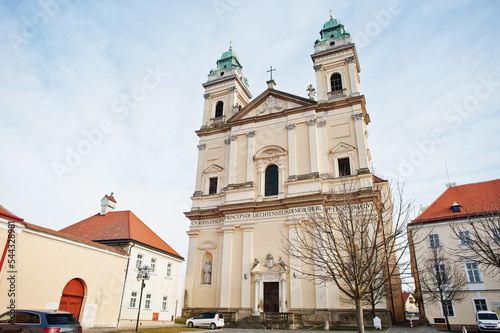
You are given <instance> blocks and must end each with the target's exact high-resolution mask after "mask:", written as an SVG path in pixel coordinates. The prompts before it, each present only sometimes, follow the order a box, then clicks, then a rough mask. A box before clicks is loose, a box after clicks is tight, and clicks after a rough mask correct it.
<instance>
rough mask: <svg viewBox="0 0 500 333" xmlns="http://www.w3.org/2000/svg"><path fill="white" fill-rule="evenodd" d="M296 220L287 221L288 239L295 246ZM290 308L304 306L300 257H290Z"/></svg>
mask: <svg viewBox="0 0 500 333" xmlns="http://www.w3.org/2000/svg"><path fill="white" fill-rule="evenodd" d="M298 223H300V222H297V221H295V220H290V221H287V222H286V224H287V225H288V241H289V242H290V244H291V246H293V247H294V248H295V247H296V246H297V241H298V236H299V229H298V227H299V226H298ZM290 268H291V269H290V309H301V308H302V290H301V289H302V284H301V281H302V280H301V279H300V259H299V258H290Z"/></svg>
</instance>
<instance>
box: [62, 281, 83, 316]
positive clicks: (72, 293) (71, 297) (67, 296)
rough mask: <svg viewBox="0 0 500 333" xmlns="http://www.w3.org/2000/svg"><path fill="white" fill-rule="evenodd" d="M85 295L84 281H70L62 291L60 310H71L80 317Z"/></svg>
mask: <svg viewBox="0 0 500 333" xmlns="http://www.w3.org/2000/svg"><path fill="white" fill-rule="evenodd" d="M83 295H84V290H83V283H82V282H81V281H80V280H78V279H73V280H71V281H69V282H68V283H67V284H66V286H65V287H64V290H63V292H62V296H61V302H60V303H59V310H64V311H69V312H71V313H72V314H73V315H74V316H75V317H76V319H79V318H80V310H81V308H82V302H83Z"/></svg>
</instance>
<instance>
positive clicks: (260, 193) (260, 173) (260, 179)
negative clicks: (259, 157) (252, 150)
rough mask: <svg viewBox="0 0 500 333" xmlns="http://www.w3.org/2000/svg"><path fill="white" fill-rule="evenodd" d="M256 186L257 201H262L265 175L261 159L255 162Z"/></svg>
mask: <svg viewBox="0 0 500 333" xmlns="http://www.w3.org/2000/svg"><path fill="white" fill-rule="evenodd" d="M257 177H258V179H257V181H258V184H257V188H258V193H257V201H262V200H263V198H264V187H265V185H266V184H265V182H266V178H265V177H266V175H265V172H264V164H263V163H262V161H258V162H257Z"/></svg>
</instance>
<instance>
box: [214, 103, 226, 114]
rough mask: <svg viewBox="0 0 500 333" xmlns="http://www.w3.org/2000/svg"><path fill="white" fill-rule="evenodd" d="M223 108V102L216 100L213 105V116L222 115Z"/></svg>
mask: <svg viewBox="0 0 500 333" xmlns="http://www.w3.org/2000/svg"><path fill="white" fill-rule="evenodd" d="M223 108H224V103H223V102H217V104H216V105H215V118H219V117H222V114H223V113H222V109H223Z"/></svg>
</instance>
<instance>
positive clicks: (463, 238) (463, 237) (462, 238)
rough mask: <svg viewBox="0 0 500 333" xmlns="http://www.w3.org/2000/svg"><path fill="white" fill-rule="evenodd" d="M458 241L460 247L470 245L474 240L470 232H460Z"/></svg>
mask: <svg viewBox="0 0 500 333" xmlns="http://www.w3.org/2000/svg"><path fill="white" fill-rule="evenodd" d="M458 241H459V244H460V245H467V244H470V242H471V241H472V238H471V236H470V232H469V231H468V230H464V231H459V232H458Z"/></svg>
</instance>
